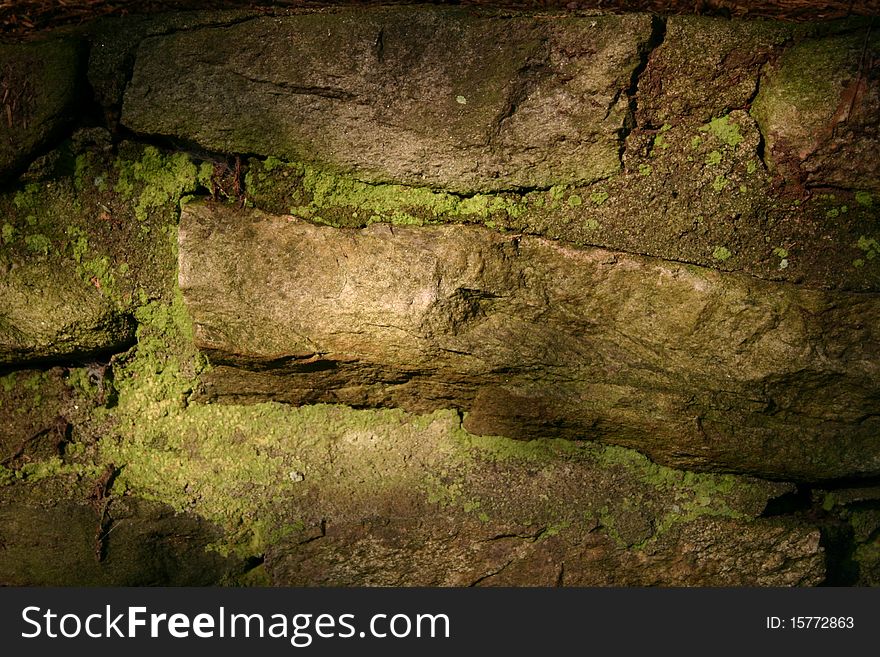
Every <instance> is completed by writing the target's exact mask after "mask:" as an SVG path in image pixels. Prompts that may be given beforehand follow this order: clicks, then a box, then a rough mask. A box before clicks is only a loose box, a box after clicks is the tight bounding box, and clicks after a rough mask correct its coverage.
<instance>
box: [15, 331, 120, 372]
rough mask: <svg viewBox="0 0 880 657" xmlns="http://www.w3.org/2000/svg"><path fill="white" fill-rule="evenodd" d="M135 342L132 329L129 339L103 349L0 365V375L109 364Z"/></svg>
mask: <svg viewBox="0 0 880 657" xmlns="http://www.w3.org/2000/svg"><path fill="white" fill-rule="evenodd" d="M136 344H137V339H136V338H135V336H134V331H133V330H132V335H131V337H130V339H128V340H126V341H124V342H120V343H118V344H115V345H112V346H109V347H106V348H104V349H98V350H95V351H82V352H73V353H70V354H66V355H64V356H45V357H42V358H33V359H23V360H20V361H16V362H14V363H8V364H3V365H0V377H2V376H6V375H7V374H11V373H12V372H17V371H19V370H37V371H40V372H47V371H49V370H51V369H54V368H56V367H62V368H65V369H76V368H80V367H93V366H98V365H101V364H109V363H110V361H111V360H112V359H113V357H114V356H118V355H122V354H125V353H126V352H128V351H129V350H130V349H131V348H132V347H134V346H135V345H136Z"/></svg>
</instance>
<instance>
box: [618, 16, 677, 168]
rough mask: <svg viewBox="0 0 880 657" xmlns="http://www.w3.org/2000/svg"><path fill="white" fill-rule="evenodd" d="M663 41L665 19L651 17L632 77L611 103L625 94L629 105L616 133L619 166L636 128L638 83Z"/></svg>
mask: <svg viewBox="0 0 880 657" xmlns="http://www.w3.org/2000/svg"><path fill="white" fill-rule="evenodd" d="M665 40H666V19H665V18H661V17H659V16H652V17H651V35H650V36H649V37H648V40H647V41H645V43H643V44H642V45H641V46H640V47H639V64H638V65H637V66H636V67H635V68H634V69H633V72H632V75H631V76H630V81H629V86H627V87H626V88H624V89H622V90H620V91H619V92H618V93H617V95H616V97H615V99H614V101H613V102H614V103H616V102H617V100H619V98H620V94H621V93H625V94H626V96H627V99H628V105H629V107H628V112H627V116H626V118H625V119H624V122H623V127H622V128H621V129H620V130H619V132H618V139H619V140H620V145H619V147H618V148H619V150H618V158H619V159H620V164H621V166H623V162H624V159H625V157H626V142H627V138H628V137H629V135H630V133H631V132H632V131H633V130H634V129H635V128H637V127H638V125H637V118H636V117H637V112H638V93H639V83H640V82H641V79H642V76H643V75H644V73H645V71H646V70H647V69H648V63H649V61H650V59H651V55H653V54H654V51H655V50H657V48H659V47H660V46H662V45H663V42H664V41H665ZM609 113H610V111H609Z"/></svg>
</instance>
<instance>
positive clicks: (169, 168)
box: [0, 144, 203, 364]
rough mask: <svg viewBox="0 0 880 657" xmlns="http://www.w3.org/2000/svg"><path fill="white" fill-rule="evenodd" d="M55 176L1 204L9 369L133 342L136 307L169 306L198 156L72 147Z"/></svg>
mask: <svg viewBox="0 0 880 657" xmlns="http://www.w3.org/2000/svg"><path fill="white" fill-rule="evenodd" d="M55 162H56V165H55V166H54V169H52V170H50V171H48V172H46V173H45V174H44V175H43V177H41V178H39V179H38V180H34V181H31V182H28V183H24V184H22V185H20V186H18V187H17V188H16V189H14V190H13V191H10V192H7V193H6V194H3V195H0V215H2V216H3V217H4V222H3V229H2V240H3V249H2V250H0V269H2V270H3V271H5V272H6V275H5V276H4V278H3V280H2V282H0V307H2V310H0V363H5V364H12V363H20V362H26V361H41V360H42V361H45V360H51V359H63V358H78V357H85V356H87V355H88V354H91V353H99V352H111V351H114V350H119V349H120V348H122V347H124V346H125V345H127V344H130V343H131V341H132V340H133V333H134V326H135V319H134V317H133V313H134V310H135V308H137V307H139V306H140V305H142V304H144V303H146V302H148V301H149V300H151V299H157V298H162V297H167V296H168V295H169V294H170V290H171V289H172V288H171V286H172V284H173V280H172V277H173V272H174V271H175V268H176V251H175V248H176V243H177V240H176V224H177V219H178V213H179V209H178V206H179V202H180V200H181V197H182V196H183V195H185V194H187V193H190V192H193V191H195V190H197V189H199V187H200V185H201V182H200V181H201V180H203V177H202V178H200V170H199V168H198V167H197V166H196V165H195V164H194V163H193V162H192V161H191V159H190V157H189V156H188V155H185V154H182V153H174V154H165V153H162V152H160V151H159V150H157V149H156V148H154V147H151V146H140V145H135V144H123V145H121V147H120V148H119V151H118V153H117V154H115V155H114V154H111V153H109V152H107V151H101V150H94V149H93V150H85V151H83V152H75V151H74V150H73V147H72V146H71V145H69V144H68V145H66V146H64V147H62V149H61V151H59V153H58V156H57V157H56V159H55Z"/></svg>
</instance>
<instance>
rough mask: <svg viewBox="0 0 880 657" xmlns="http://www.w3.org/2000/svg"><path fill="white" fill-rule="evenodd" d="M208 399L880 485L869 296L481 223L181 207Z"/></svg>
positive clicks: (190, 300)
mask: <svg viewBox="0 0 880 657" xmlns="http://www.w3.org/2000/svg"><path fill="white" fill-rule="evenodd" d="M179 241H180V255H179V281H180V287H181V288H182V291H183V294H184V298H185V300H186V303H187V305H188V307H189V310H190V312H191V314H192V317H193V320H194V322H195V339H196V342H197V344H198V346H199V347H200V348H202V349H204V350H205V351H206V352H207V353H208V354H209V356H210V358H211V360H212V362H213V363H214V365H215V368H214V370H213V372H212V373H211V374H209V375H208V376H207V377H206V378H205V380H204V381H205V390H204V392H203V395H204V397H205V398H208V399H224V400H227V401H232V400H243V401H260V400H266V399H274V400H280V401H286V402H292V403H297V404H299V403H311V402H338V403H344V404H349V405H353V406H358V407H364V406H402V407H405V408H408V409H412V410H416V411H428V410H433V409H436V408H446V407H450V406H456V407H458V408H461V409H464V410H467V411H469V414H468V415H467V416H466V418H465V426H466V427H467V428H468V429H469V430H470V431H473V432H475V433H481V434H501V435H507V436H513V437H521V438H533V437H536V436H564V437H570V438H589V439H599V440H603V441H607V442H612V443H617V444H622V445H626V446H630V447H634V448H636V449H638V450H640V451H642V452H644V453H647V454H649V455H650V456H651V457H652V458H654V459H655V460H657V461H659V462H662V463H667V464H674V465H676V466H681V467H688V468H697V469H722V470H733V471H741V472H749V473H754V474H759V475H763V476H768V477H774V478H796V479H805V480H815V479H828V478H835V477H848V476H859V475H876V474H878V473H880V450H878V446H877V442H876V436H877V431H878V428H880V404H878V386H877V381H878V374H880V372H878V370H880V359H878V354H880V349H878V345H880V335H878V326H880V298H878V296H877V295H872V294H853V293H832V292H827V291H820V290H805V289H801V288H799V287H797V286H794V285H790V284H777V283H769V282H765V281H760V280H756V279H753V278H751V277H748V276H742V275H737V274H724V273H720V272H715V271H711V270H706V269H701V268H698V267H693V266H686V265H681V264H677V263H671V262H665V261H662V260H654V259H650V258H644V257H638V256H631V255H624V254H620V253H614V252H610V251H607V250H602V249H582V250H581V249H575V248H570V247H566V246H562V245H560V244H558V243H554V242H551V241H548V240H545V239H539V238H532V237H520V236H515V235H502V234H499V233H496V232H492V231H489V230H486V229H483V228H477V227H472V226H433V227H421V228H406V227H390V226H387V225H385V226H380V225H375V226H372V227H369V228H366V229H363V230H340V229H335V228H329V227H322V226H316V225H313V224H309V223H306V222H303V221H300V220H297V219H296V218H294V217H292V216H273V215H266V214H263V213H261V212H259V211H236V210H234V209H230V208H227V207H222V206H212V205H188V206H186V208H185V209H184V211H183V214H182V218H181V227H180V233H179Z"/></svg>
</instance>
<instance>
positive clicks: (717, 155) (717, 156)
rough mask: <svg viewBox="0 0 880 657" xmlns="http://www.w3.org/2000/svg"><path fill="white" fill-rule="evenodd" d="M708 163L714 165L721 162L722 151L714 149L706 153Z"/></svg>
mask: <svg viewBox="0 0 880 657" xmlns="http://www.w3.org/2000/svg"><path fill="white" fill-rule="evenodd" d="M706 164H708V165H711V166H714V165H716V164H721V152H720V151H712V152H711V153H707V154H706Z"/></svg>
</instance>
